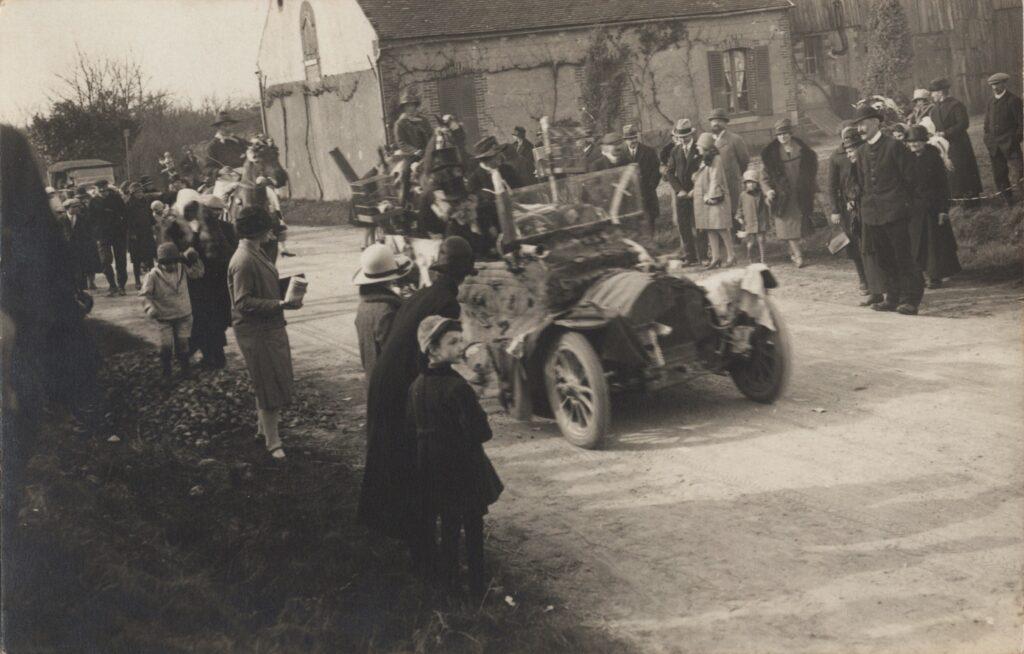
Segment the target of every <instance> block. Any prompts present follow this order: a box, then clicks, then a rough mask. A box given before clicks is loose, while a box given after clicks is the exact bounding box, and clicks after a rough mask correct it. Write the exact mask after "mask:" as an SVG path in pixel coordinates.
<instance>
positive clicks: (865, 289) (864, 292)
mask: <svg viewBox="0 0 1024 654" xmlns="http://www.w3.org/2000/svg"><path fill="white" fill-rule="evenodd" d="M860 294H861V295H871V291H870V290H868V285H867V284H861V285H860Z"/></svg>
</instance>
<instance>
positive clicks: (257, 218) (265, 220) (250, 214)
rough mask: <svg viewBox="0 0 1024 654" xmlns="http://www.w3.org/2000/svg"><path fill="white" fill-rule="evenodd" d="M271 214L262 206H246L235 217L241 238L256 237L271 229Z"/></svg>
mask: <svg viewBox="0 0 1024 654" xmlns="http://www.w3.org/2000/svg"><path fill="white" fill-rule="evenodd" d="M270 228H271V222H270V214H268V213H267V210H266V209H264V208H262V207H245V208H244V209H242V211H241V213H239V215H238V218H236V219H235V231H236V232H238V237H239V238H255V237H257V236H260V235H262V234H265V233H267V232H269V231H270Z"/></svg>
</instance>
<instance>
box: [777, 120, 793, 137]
mask: <svg viewBox="0 0 1024 654" xmlns="http://www.w3.org/2000/svg"><path fill="white" fill-rule="evenodd" d="M774 130H775V134H776V136H778V135H779V134H792V133H793V121H792V120H790V119H789V118H783V119H782V120H780V121H778V122H777V123H775V127H774Z"/></svg>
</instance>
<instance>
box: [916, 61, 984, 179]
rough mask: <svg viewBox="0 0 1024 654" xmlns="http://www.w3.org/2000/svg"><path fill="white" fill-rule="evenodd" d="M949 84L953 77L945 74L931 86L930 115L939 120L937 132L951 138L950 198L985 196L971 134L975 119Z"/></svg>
mask: <svg viewBox="0 0 1024 654" xmlns="http://www.w3.org/2000/svg"><path fill="white" fill-rule="evenodd" d="M949 86H950V84H949V80H948V79H946V78H944V77H940V78H939V79H934V80H932V82H931V84H929V85H928V90H929V91H931V94H932V100H934V101H935V106H934V107H932V110H931V113H930V114H928V115H929V116H931V119H932V122H933V123H935V131H936V133H937V134H938V135H939V136H941V137H943V138H945V139H946V140H947V141H949V159H950V160H951V161H952V162H953V172H952V173H951V174H950V176H949V190H950V197H952V198H976V197H978V196H979V195H981V173H979V172H978V160H977V159H976V158H975V157H974V148H973V147H972V146H971V137H970V136H968V135H967V128H968V127H969V126H970V124H971V121H970V119H969V118H968V115H967V107H965V106H964V103H963V102H960V101H959V100H957V99H956V98H954V97H951V96H950V95H949Z"/></svg>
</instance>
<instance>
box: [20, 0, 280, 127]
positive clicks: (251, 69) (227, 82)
mask: <svg viewBox="0 0 1024 654" xmlns="http://www.w3.org/2000/svg"><path fill="white" fill-rule="evenodd" d="M266 10H267V0H0V122H6V123H12V124H14V125H18V126H23V125H25V124H26V123H27V122H28V120H29V119H30V118H31V116H32V114H33V113H35V112H41V111H45V109H46V108H47V106H48V105H49V103H48V102H47V98H48V97H50V96H52V94H53V92H54V90H56V89H58V88H59V87H60V81H59V80H58V79H57V78H56V74H58V73H61V72H64V71H68V70H71V69H73V67H74V65H75V61H76V59H77V56H78V55H77V53H76V45H77V47H78V48H79V49H81V51H82V52H83V53H84V54H85V55H87V56H89V57H91V58H99V57H113V58H123V57H125V56H128V57H131V58H132V59H134V60H135V61H137V62H138V63H139V64H140V65H141V67H142V69H143V71H144V73H145V74H146V75H148V76H149V79H150V86H151V88H152V89H153V90H163V91H167V92H169V93H170V94H172V95H173V96H174V97H175V98H181V99H185V100H192V101H194V102H197V103H198V102H199V101H201V100H202V99H203V98H206V97H211V96H214V97H216V98H219V99H250V100H255V99H256V98H257V96H258V93H259V92H258V87H257V82H256V55H257V52H258V50H259V40H260V34H261V33H262V31H263V22H264V19H265V17H266Z"/></svg>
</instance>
